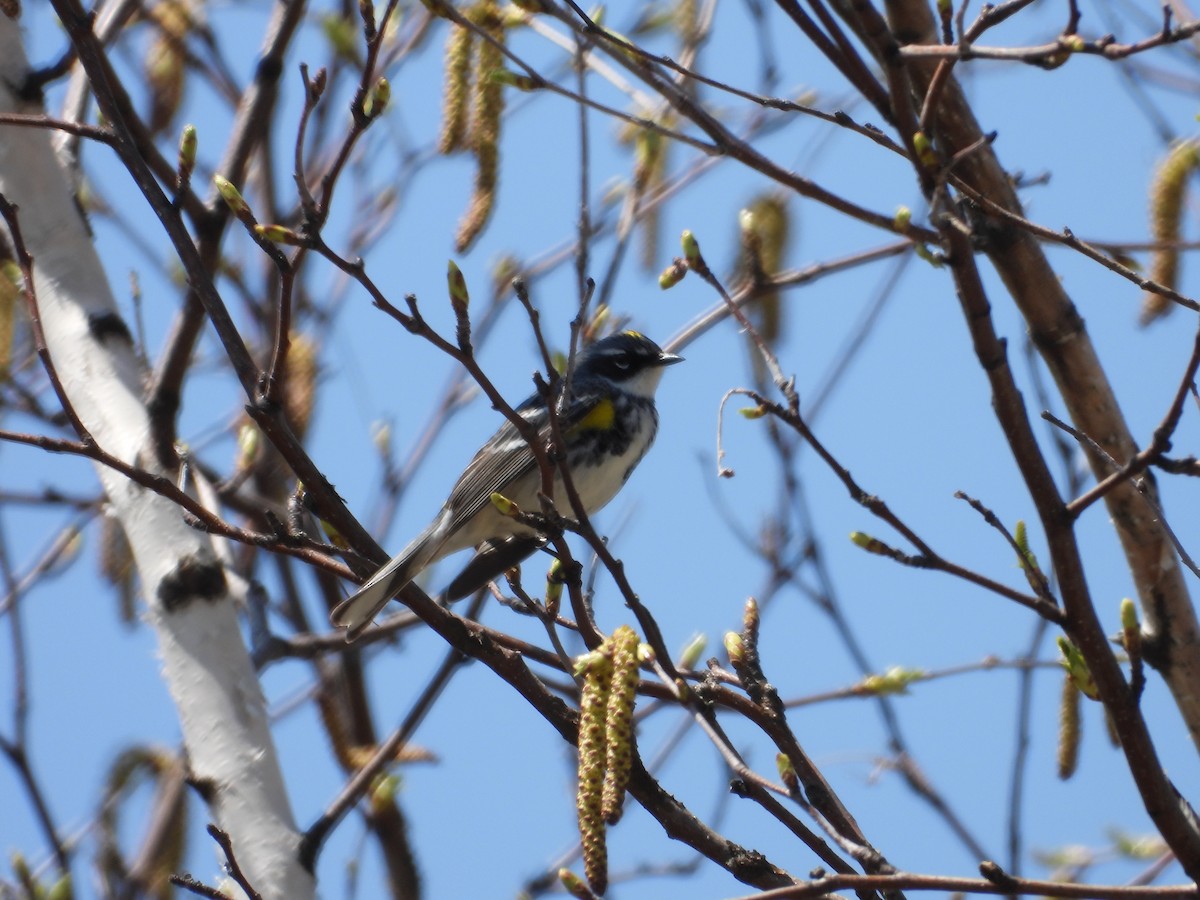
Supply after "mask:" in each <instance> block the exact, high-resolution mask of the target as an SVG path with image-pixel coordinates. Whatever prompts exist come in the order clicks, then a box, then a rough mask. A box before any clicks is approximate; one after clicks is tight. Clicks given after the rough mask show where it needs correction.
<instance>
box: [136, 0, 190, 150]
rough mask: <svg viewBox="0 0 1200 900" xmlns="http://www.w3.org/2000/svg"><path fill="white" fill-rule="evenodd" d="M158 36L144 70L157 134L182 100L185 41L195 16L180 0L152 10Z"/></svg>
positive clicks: (151, 120) (168, 0)
mask: <svg viewBox="0 0 1200 900" xmlns="http://www.w3.org/2000/svg"><path fill="white" fill-rule="evenodd" d="M149 17H150V18H151V19H152V20H153V21H154V22H155V23H156V25H157V26H158V27H157V33H156V34H155V37H154V40H153V41H152V42H151V43H150V46H149V48H148V49H147V50H146V58H145V59H144V60H143V62H142V67H143V70H144V72H145V76H146V83H147V84H148V85H149V86H150V112H149V115H148V116H147V124H148V125H149V126H150V131H151V132H152V133H154V134H157V133H159V132H160V131H162V130H163V129H165V128H166V127H167V126H168V125H170V124H171V120H172V119H174V118H175V113H176V112H178V110H179V105H180V103H181V102H182V100H183V85H184V78H185V76H186V73H187V60H186V57H185V53H184V40H185V39H186V37H187V34H188V31H190V30H191V28H192V17H191V14H190V13H189V11H188V8H187V5H186V3H184V2H181V0H163V2H161V3H157V4H155V6H153V7H152V8H151V10H150V13H149Z"/></svg>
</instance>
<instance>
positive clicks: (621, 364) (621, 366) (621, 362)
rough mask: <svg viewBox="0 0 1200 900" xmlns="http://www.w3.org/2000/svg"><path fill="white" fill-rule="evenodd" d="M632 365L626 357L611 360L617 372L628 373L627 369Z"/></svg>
mask: <svg viewBox="0 0 1200 900" xmlns="http://www.w3.org/2000/svg"><path fill="white" fill-rule="evenodd" d="M632 365H633V362H632V361H631V360H630V359H629V357H628V356H618V357H617V358H616V359H614V360H613V368H614V369H616V370H617V371H618V372H628V371H629V367H630V366H632Z"/></svg>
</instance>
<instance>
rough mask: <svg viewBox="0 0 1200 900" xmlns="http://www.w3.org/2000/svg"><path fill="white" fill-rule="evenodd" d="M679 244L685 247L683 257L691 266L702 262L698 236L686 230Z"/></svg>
mask: <svg viewBox="0 0 1200 900" xmlns="http://www.w3.org/2000/svg"><path fill="white" fill-rule="evenodd" d="M679 243H680V244H681V245H682V247H683V255H684V256H685V257H686V258H687V261H688V263H689V264H691V265H695V264H697V263H698V262H700V244H699V242H698V241H697V240H696V236H695V235H694V234H692V232H691V231H688V230H685V231H684V232H683V234H681V235H680V236H679Z"/></svg>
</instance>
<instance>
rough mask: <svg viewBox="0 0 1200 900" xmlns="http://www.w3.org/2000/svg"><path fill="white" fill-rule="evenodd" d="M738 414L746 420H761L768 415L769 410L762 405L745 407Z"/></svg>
mask: <svg viewBox="0 0 1200 900" xmlns="http://www.w3.org/2000/svg"><path fill="white" fill-rule="evenodd" d="M738 413H740V414H741V415H742V417H743V418H746V419H751V420H753V419H761V418H762V417H763V416H765V415H766V414H767V408H766V407H765V406H762V405H761V404H760V405H759V406H744V407H742V408H741V409H739V410H738Z"/></svg>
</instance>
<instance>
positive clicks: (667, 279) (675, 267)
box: [658, 259, 688, 291]
mask: <svg viewBox="0 0 1200 900" xmlns="http://www.w3.org/2000/svg"><path fill="white" fill-rule="evenodd" d="M687 273H688V269H687V263H685V262H684V261H683V260H682V259H677V260H675V262H673V263H671V265H669V266H667V267H666V268H665V269H663V271H662V274H661V275H659V276H658V286H659V287H660V288H662V289H663V290H664V291H666V290H670V289H671V288H673V287H675V285H677V284H679V282H681V281H683V276H685V275H686V274H687Z"/></svg>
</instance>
